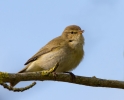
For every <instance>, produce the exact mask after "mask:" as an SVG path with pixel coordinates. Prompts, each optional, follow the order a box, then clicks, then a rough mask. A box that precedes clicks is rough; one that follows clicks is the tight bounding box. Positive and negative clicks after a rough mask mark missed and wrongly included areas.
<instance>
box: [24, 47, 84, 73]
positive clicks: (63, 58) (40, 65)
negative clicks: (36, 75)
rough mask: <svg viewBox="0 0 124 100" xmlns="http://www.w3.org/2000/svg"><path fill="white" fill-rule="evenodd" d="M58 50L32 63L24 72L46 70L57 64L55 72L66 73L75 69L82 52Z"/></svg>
mask: <svg viewBox="0 0 124 100" xmlns="http://www.w3.org/2000/svg"><path fill="white" fill-rule="evenodd" d="M70 51H71V50H68V51H67V50H66V52H65V51H64V50H63V49H60V50H59V51H57V50H55V51H53V52H49V53H46V54H44V55H42V56H41V57H40V58H39V59H37V60H36V61H34V62H32V63H31V64H30V66H29V67H28V68H27V70H26V71H42V70H48V69H50V68H52V67H54V66H55V64H56V63H59V67H58V68H57V69H56V72H67V71H71V70H73V69H74V68H76V67H77V65H78V64H79V63H80V61H81V60H82V57H83V50H80V51H71V52H70Z"/></svg>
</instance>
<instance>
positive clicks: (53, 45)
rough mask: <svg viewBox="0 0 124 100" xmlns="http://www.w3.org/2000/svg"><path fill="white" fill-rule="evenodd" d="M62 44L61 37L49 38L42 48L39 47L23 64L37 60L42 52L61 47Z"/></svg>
mask: <svg viewBox="0 0 124 100" xmlns="http://www.w3.org/2000/svg"><path fill="white" fill-rule="evenodd" d="M56 41H57V42H56ZM63 44H64V40H63V39H62V38H61V37H57V38H55V39H53V40H51V41H50V42H49V43H48V44H46V45H45V46H44V47H43V48H41V49H40V50H39V51H38V52H37V53H36V54H35V55H34V56H32V57H31V58H30V59H29V60H28V61H27V62H26V63H25V64H24V65H27V64H29V63H30V62H33V61H35V60H37V59H38V58H39V57H40V56H41V55H43V54H46V53H48V52H50V51H53V50H54V49H56V48H59V47H62V46H63Z"/></svg>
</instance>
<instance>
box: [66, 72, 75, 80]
mask: <svg viewBox="0 0 124 100" xmlns="http://www.w3.org/2000/svg"><path fill="white" fill-rule="evenodd" d="M64 73H68V74H70V76H71V81H72V82H74V81H75V79H76V77H75V75H74V74H73V73H72V72H64Z"/></svg>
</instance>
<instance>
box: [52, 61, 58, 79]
mask: <svg viewBox="0 0 124 100" xmlns="http://www.w3.org/2000/svg"><path fill="white" fill-rule="evenodd" d="M58 66H59V63H56V64H55V66H54V67H55V69H54V70H53V71H52V74H53V76H54V79H55V80H56V77H57V74H56V72H55V70H56V69H57V68H58Z"/></svg>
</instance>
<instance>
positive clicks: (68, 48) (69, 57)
mask: <svg viewBox="0 0 124 100" xmlns="http://www.w3.org/2000/svg"><path fill="white" fill-rule="evenodd" d="M83 32H84V30H81V28H80V27H79V26H77V25H70V26H67V27H66V28H65V29H64V31H63V33H62V35H61V36H59V37H57V38H54V39H53V40H51V41H50V42H48V43H47V44H46V45H45V46H44V47H42V48H41V49H40V50H39V51H38V52H37V53H36V54H35V55H34V56H32V57H31V58H30V59H29V60H28V61H27V62H26V63H25V65H26V67H25V68H24V69H22V70H21V71H19V73H25V72H35V71H43V70H47V69H50V68H52V67H53V66H54V65H55V64H56V63H59V66H58V68H57V69H56V71H55V72H67V71H71V70H73V69H74V68H76V67H77V66H78V64H79V63H80V62H81V60H82V58H83V56H84V51H83V45H84V37H83V35H82V33H83ZM17 83H18V82H11V83H10V85H11V86H12V87H13V86H15V85H16V84H17Z"/></svg>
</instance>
